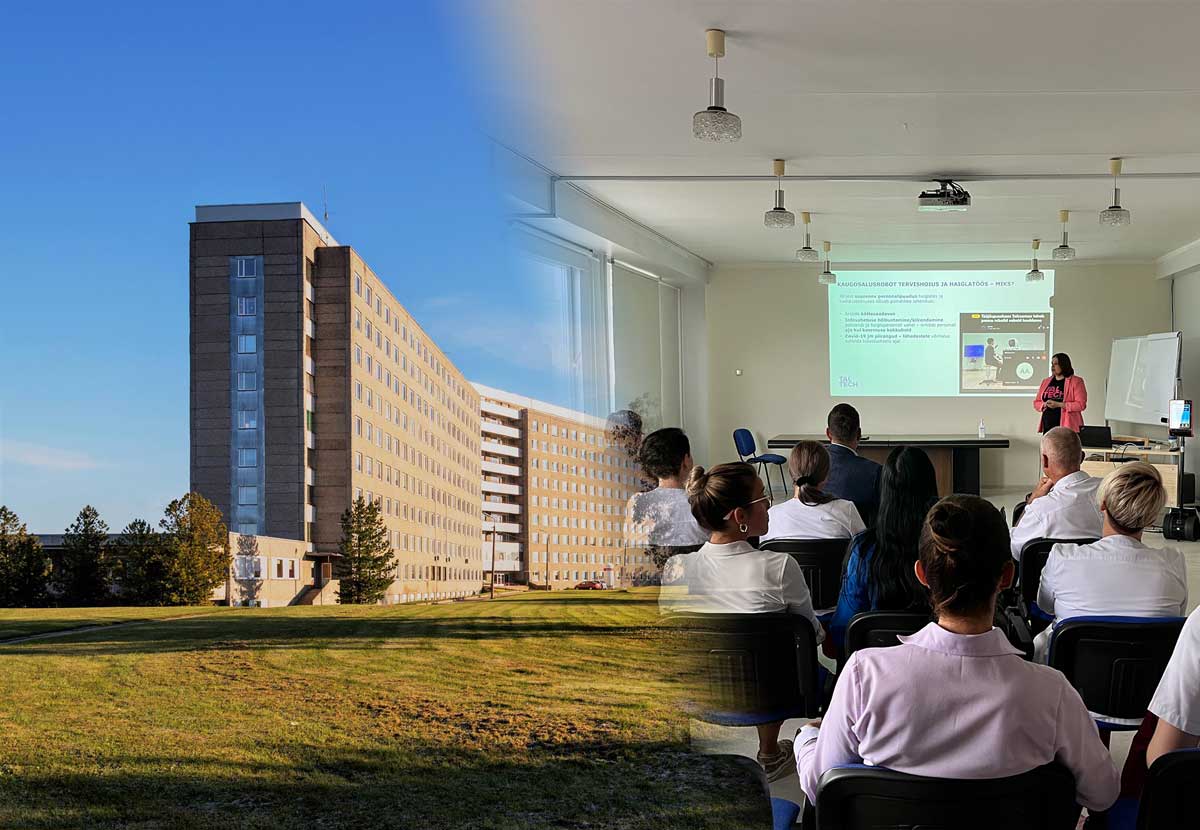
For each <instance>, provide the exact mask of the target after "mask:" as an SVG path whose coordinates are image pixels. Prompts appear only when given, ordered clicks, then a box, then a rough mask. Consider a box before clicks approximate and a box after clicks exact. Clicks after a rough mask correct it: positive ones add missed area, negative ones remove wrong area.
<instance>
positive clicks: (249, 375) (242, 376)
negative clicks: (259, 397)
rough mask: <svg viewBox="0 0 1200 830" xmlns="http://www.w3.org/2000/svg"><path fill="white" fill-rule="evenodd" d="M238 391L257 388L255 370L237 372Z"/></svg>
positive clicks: (251, 390) (248, 390) (249, 390)
mask: <svg viewBox="0 0 1200 830" xmlns="http://www.w3.org/2000/svg"><path fill="white" fill-rule="evenodd" d="M237 380H238V391H240V392H253V391H254V390H255V389H257V388H258V374H257V373H255V372H238V377H237Z"/></svg>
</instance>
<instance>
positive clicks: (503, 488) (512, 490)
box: [481, 481, 521, 496]
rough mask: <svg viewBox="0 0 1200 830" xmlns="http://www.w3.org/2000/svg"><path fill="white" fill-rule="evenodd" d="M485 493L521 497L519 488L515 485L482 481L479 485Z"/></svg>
mask: <svg viewBox="0 0 1200 830" xmlns="http://www.w3.org/2000/svg"><path fill="white" fill-rule="evenodd" d="M481 487H482V489H483V492H485V493H504V494H505V495H509V496H519V495H521V487H520V486H519V485H517V484H501V483H500V482H499V481H484V482H483V483H482V484H481Z"/></svg>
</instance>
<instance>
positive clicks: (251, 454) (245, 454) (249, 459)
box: [238, 447, 258, 467]
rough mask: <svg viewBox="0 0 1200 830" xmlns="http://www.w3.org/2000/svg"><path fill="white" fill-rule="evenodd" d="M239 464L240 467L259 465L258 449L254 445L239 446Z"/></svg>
mask: <svg viewBox="0 0 1200 830" xmlns="http://www.w3.org/2000/svg"><path fill="white" fill-rule="evenodd" d="M238 466H239V467H257V466H258V450H257V449H255V448H254V447H239V448H238Z"/></svg>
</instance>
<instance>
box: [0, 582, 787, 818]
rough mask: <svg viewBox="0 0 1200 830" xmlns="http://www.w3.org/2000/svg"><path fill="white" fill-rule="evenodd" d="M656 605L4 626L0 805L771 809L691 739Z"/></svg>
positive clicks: (6, 620) (759, 814)
mask: <svg viewBox="0 0 1200 830" xmlns="http://www.w3.org/2000/svg"><path fill="white" fill-rule="evenodd" d="M130 610H131V611H133V612H135V613H136V612H137V611H140V610H146V609H130ZM154 610H158V609H154ZM175 610H178V609H175ZM72 614H73V612H71V611H59V610H49V611H46V610H42V611H32V610H31V611H22V612H15V613H12V614H10V613H8V612H6V613H5V615H4V617H3V618H0V619H2V620H3V623H2V624H3V625H5V626H20V625H22V624H24V623H26V622H33V621H36V622H38V623H41V624H45V625H50V624H51V620H52V619H54V618H55V617H57V619H58V620H59V622H60V624H61V622H62V621H63V620H68V621H70V622H71V623H72V624H74V619H76V618H74V617H73V616H72ZM656 626H657V615H656V603H655V594H654V593H653V591H652V590H650V591H647V590H636V591H632V592H608V591H603V592H601V591H580V592H574V591H556V592H553V593H541V592H538V593H530V594H521V595H518V596H513V597H506V598H504V599H497V600H495V601H493V602H462V603H454V604H448V605H439V606H429V605H421V606H394V607H390V608H381V607H352V606H333V607H328V606H327V607H323V608H322V607H298V608H278V609H275V608H270V609H233V610H223V611H221V612H218V613H212V614H207V615H203V616H195V617H191V618H189V619H182V620H174V621H163V622H156V623H149V624H146V625H137V626H130V627H127V628H113V629H107V630H97V631H93V632H88V633H80V634H72V635H69V636H66V637H61V638H55V639H49V640H42V641H34V642H29V643H24V644H20V645H9V646H4V645H0V701H3V706H2V707H0V827H4V828H8V827H62V826H85V825H86V826H88V827H99V828H111V827H137V828H159V827H162V828H167V827H170V828H205V830H212V828H214V827H222V828H225V827H236V828H241V827H245V828H251V827H254V828H263V827H266V828H289V830H297V828H306V827H395V828H401V827H403V828H443V827H445V828H449V827H455V828H457V827H464V828H466V827H472V828H474V827H480V828H513V829H514V830H515V828H564V827H565V828H609V827H611V828H617V827H620V828H647V830H649V828H654V830H662V828H689V830H690V829H691V828H736V827H765V826H770V812H769V809H768V808H767V805H766V801H765V797H764V796H763V795H762V794H761V791H760V790H758V789H757V786H758V785H757V784H756V782H755V780H754V778H753V776H752V774H750V773H748V772H747V771H746V770H745V769H744V768H743V767H741V766H739V765H737V764H735V763H732V762H729V761H725V760H721V759H709V758H705V757H704V756H701V755H698V754H695V753H693V752H692V751H690V750H689V748H688V743H687V725H686V721H685V720H684V719H683V717H682V716H681V715H680V714H679V712H678V710H677V707H676V706H674V705H673V701H674V699H675V697H676V696H677V694H678V691H679V689H678V686H677V685H675V684H674V682H673V681H671V680H670V679H669V678H668V677H667V674H668V672H666V671H664V670H663V667H664V657H663V649H662V646H661V642H660V641H659V637H658V633H657V632H656Z"/></svg>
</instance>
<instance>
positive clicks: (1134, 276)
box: [707, 262, 1200, 490]
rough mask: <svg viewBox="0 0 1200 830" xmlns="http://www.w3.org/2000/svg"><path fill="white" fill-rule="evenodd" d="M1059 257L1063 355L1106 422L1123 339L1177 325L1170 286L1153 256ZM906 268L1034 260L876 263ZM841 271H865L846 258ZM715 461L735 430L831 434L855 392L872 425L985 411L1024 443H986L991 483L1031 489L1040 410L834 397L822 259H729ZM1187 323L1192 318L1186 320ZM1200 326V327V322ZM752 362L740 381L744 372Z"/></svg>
mask: <svg viewBox="0 0 1200 830" xmlns="http://www.w3.org/2000/svg"><path fill="white" fill-rule="evenodd" d="M1049 265H1053V267H1054V269H1055V272H1056V273H1055V280H1056V281H1055V298H1054V311H1055V332H1054V348H1055V351H1062V352H1066V353H1067V354H1069V355H1070V356H1071V361H1072V363H1073V364H1074V366H1075V370H1076V372H1077V373H1078V374H1079V375H1080V376H1082V377H1083V378H1084V379H1085V380H1086V381H1087V384H1088V391H1089V400H1090V403H1089V406H1088V409H1087V412H1086V414H1085V419H1086V422H1087V423H1089V424H1099V423H1103V421H1104V411H1103V410H1104V385H1105V378H1106V377H1107V375H1108V358H1109V349H1110V346H1111V343H1112V339H1113V338H1114V337H1124V336H1129V335H1136V334H1147V333H1149V332H1157V331H1168V330H1170V327H1171V312H1170V284H1169V281H1168V280H1158V279H1155V271H1154V266H1153V265H1151V264H1145V265H1134V264H1115V265H1085V264H1079V265H1067V264H1061V263H1048V262H1047V263H1043V267H1046V266H1049ZM861 267H862V268H864V269H865V268H870V269H871V270H881V269H884V268H889V267H892V268H896V269H904V270H913V269H929V270H933V269H939V268H960V269H961V268H964V267H972V268H1022V269H1027V268H1028V267H1029V266H1028V263H1022V262H1005V263H939V264H914V263H902V264H894V265H884V264H878V263H874V264H871V265H869V266H868V265H864V266H861ZM836 270H838V271H850V270H853V269H852V268H851V267H850V266H845V265H843V266H839V267H838V268H837V269H836ZM707 306H708V314H707V317H708V321H707V322H708V332H709V344H708V346H709V367H710V369H709V379H710V382H709V390H710V393H709V399H710V401H711V406H710V410H709V411H710V418H711V424H710V433H709V441H710V456H711V457H710V462H716V461H721V460H733V459H736V455H735V453H734V448H733V438H732V433H733V430H734V429H736V428H738V427H743V426H744V427H749V428H751V429H753V430H754V433H755V437H756V438H757V439H758V441H759V442H760V447H759V449H760V451H761V450H764V449H765V447H766V439H767V438H769V437H770V436H772V435H776V434H779V433H787V432H798V433H806V432H823V431H824V429H825V416H826V415H827V413H828V412H829V409H830V407H832V406H833V404H834V403H835V402H837V401H841V400H845V401H848V402H850V403H852V404H854V406H855V407H857V408H858V410H859V412H860V413H862V418H863V431H864V432H865V433H867V434H868V435H870V434H885V433H932V434H938V433H962V434H968V435H974V434H975V431H976V428H977V427H978V424H979V419H980V418H984V419H985V420H986V422H987V427H988V434H989V435H1007V436H1008V437H1009V439H1010V440H1011V441H1012V448H1011V449H1009V450H1007V451H1004V450H994V451H986V450H985V451H984V452H983V454H982V459H983V460H982V467H983V469H982V476H983V487H984V488H985V489H989V490H991V489H999V488H1009V487H1012V488H1016V487H1024V486H1028V484H1029V483H1030V482H1031V481H1032V480H1033V479H1034V477H1035V476H1036V474H1037V469H1038V452H1037V440H1038V436H1037V424H1038V421H1037V417H1038V416H1037V414H1036V413H1035V412H1034V410H1033V405H1032V395H1031V396H1030V397H1029V398H988V399H983V398H838V399H837V400H836V401H835V399H833V398H831V397H830V395H829V348H828V331H829V329H828V302H827V299H826V289H825V287H824V286H822V285H819V284H818V283H817V269H815V268H814V267H813V266H800V265H794V264H791V263H787V264H783V263H780V264H775V263H768V264H746V265H725V266H717V267H716V268H715V269H714V270H713V273H712V278H711V281H710V283H709V285H708V290H707ZM1180 325H1182V324H1180ZM1197 330H1200V328H1198V329H1197ZM737 369H741V370H742V375H741V376H740V377H738V376H737V375H736V374H735V370H737Z"/></svg>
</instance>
